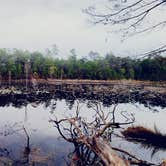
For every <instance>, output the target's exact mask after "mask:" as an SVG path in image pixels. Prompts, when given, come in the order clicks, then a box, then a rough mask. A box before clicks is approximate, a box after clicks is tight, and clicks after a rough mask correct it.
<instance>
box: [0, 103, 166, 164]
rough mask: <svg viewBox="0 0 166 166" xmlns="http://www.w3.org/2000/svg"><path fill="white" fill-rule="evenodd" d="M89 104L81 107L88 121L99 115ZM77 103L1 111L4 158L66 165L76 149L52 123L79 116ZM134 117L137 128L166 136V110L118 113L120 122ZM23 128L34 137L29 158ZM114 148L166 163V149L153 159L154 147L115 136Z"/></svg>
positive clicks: (127, 108) (136, 108) (121, 109)
mask: <svg viewBox="0 0 166 166" xmlns="http://www.w3.org/2000/svg"><path fill="white" fill-rule="evenodd" d="M89 102H90V101H88V100H84V101H80V104H79V105H80V109H81V111H80V112H81V115H82V116H83V117H85V118H86V119H87V120H89V119H91V117H92V116H94V115H95V113H94V112H93V109H92V108H90V107H89ZM77 103H78V101H74V102H67V101H65V100H51V101H50V102H49V103H44V102H43V103H30V104H28V105H27V106H20V107H19V108H18V107H17V108H16V107H14V106H12V104H11V105H8V106H5V107H0V156H5V157H8V158H10V159H12V160H14V161H19V160H20V159H21V158H23V160H24V161H25V163H22V165H23V164H25V165H26V164H27V163H26V161H27V160H25V158H26V157H28V160H29V158H33V160H34V161H38V162H39V163H40V165H42V164H43V165H59V166H60V165H65V162H66V160H67V159H68V157H67V156H68V154H69V153H70V152H72V150H73V146H72V144H70V143H67V142H65V141H64V140H63V139H62V138H60V136H59V133H58V132H57V130H56V128H55V127H54V124H53V123H51V122H49V121H50V119H55V117H58V119H60V118H64V117H69V116H70V117H71V116H72V115H73V114H74V113H75V110H76V107H77ZM112 108H113V106H103V105H102V109H103V110H104V111H108V110H111V109H112ZM122 114H123V116H122ZM130 116H131V118H132V117H133V116H134V117H135V123H134V124H133V125H141V126H145V127H148V128H151V129H154V126H156V127H157V129H158V130H159V131H161V132H162V133H165V134H166V108H161V107H145V106H144V105H142V104H139V103H134V104H133V103H127V104H126V103H125V104H123V103H121V104H119V105H118V107H117V109H116V113H115V118H116V121H117V122H126V121H127V119H126V118H125V117H128V118H129V119H130ZM23 127H24V128H25V129H26V131H27V133H28V135H29V137H30V148H31V152H30V155H28V156H26V155H25V154H24V151H25V149H26V146H27V137H26V133H25V131H24V130H23ZM126 127H127V126H126ZM118 132H119V131H117V133H118ZM156 141H157V140H156ZM112 145H113V146H115V147H119V148H122V149H124V150H127V151H128V152H130V153H132V154H134V155H136V156H138V157H140V158H141V159H143V160H148V161H152V162H156V163H158V162H159V161H161V160H162V159H166V149H157V150H156V151H155V153H154V155H152V153H153V152H154V148H153V147H149V148H147V147H143V145H141V144H138V143H137V144H136V143H131V142H128V141H126V140H123V139H121V138H118V137H115V136H114V137H113V140H112ZM34 156H35V157H34ZM16 163H17V162H16ZM18 165H19V164H18ZM20 165H21V164H20Z"/></svg>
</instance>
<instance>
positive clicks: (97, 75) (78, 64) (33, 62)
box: [0, 49, 166, 81]
mask: <svg viewBox="0 0 166 166" xmlns="http://www.w3.org/2000/svg"><path fill="white" fill-rule="evenodd" d="M91 54H92V53H91ZM91 54H90V57H89V58H85V57H84V58H80V59H79V58H77V54H76V52H75V50H74V49H73V50H71V54H70V56H69V58H68V59H67V60H65V59H54V58H52V57H50V56H44V55H43V54H41V53H40V52H33V53H30V52H28V51H22V50H18V49H13V50H10V51H9V50H6V49H0V75H1V76H2V78H4V79H5V78H8V73H9V72H11V76H12V78H14V79H21V78H25V66H26V65H27V64H28V65H29V69H28V70H29V71H28V74H29V75H30V76H34V75H35V76H36V77H37V78H45V79H47V78H57V79H62V78H63V79H98V80H115V79H136V80H153V81H160V80H166V58H165V57H159V56H158V57H155V58H147V59H143V60H134V59H131V58H129V57H126V58H121V57H115V56H113V55H112V54H107V55H106V56H105V57H101V56H99V55H96V54H95V55H94V53H93V56H92V55H91Z"/></svg>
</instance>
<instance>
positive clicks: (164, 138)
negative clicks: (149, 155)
mask: <svg viewBox="0 0 166 166" xmlns="http://www.w3.org/2000/svg"><path fill="white" fill-rule="evenodd" d="M122 134H123V136H125V138H126V139H127V140H130V141H134V142H140V143H142V144H143V145H145V146H147V147H154V148H158V149H166V134H162V133H160V132H159V131H158V130H157V129H156V127H155V129H154V130H151V129H148V128H145V127H142V126H136V127H129V128H127V129H126V130H124V131H122Z"/></svg>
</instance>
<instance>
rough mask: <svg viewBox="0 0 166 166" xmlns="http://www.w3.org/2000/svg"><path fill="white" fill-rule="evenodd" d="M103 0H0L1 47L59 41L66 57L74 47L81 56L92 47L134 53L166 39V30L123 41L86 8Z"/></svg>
mask: <svg viewBox="0 0 166 166" xmlns="http://www.w3.org/2000/svg"><path fill="white" fill-rule="evenodd" d="M103 1H106V0H0V47H1V48H22V49H28V50H31V51H34V50H40V51H42V50H44V49H45V48H48V47H51V46H52V45H53V44H56V45H57V46H58V49H59V50H60V54H59V55H60V56H63V57H65V56H67V55H68V54H69V50H71V49H72V48H75V49H76V51H77V54H79V55H81V56H85V55H87V53H88V52H89V51H91V50H93V51H97V52H99V53H101V54H105V53H107V52H113V53H114V54H115V55H127V54H128V53H129V55H132V54H134V53H136V52H139V51H138V50H140V52H141V51H142V50H143V51H144V50H146V49H148V48H150V47H153V48H154V47H155V46H158V45H159V44H161V43H164V42H166V37H165V36H164V34H166V33H164V32H163V31H162V32H161V31H158V32H156V33H155V34H153V35H144V36H137V37H135V38H130V39H129V40H126V41H125V42H124V43H121V42H120V40H121V38H120V37H119V35H118V34H108V31H109V28H108V27H103V26H100V25H99V26H94V25H91V24H90V23H89V22H88V21H87V20H88V16H87V15H85V14H84V13H82V9H84V8H86V7H88V6H90V5H94V4H96V3H98V4H99V3H103ZM165 32H166V31H165Z"/></svg>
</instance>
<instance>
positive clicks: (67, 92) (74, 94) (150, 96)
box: [0, 79, 166, 107]
mask: <svg viewBox="0 0 166 166" xmlns="http://www.w3.org/2000/svg"><path fill="white" fill-rule="evenodd" d="M52 98H60V99H66V100H69V101H72V100H75V99H76V98H79V99H89V100H100V101H102V102H103V103H104V104H112V103H115V102H120V103H128V102H140V103H143V104H145V105H147V106H149V105H154V106H162V107H166V83H165V82H150V81H146V82H144V81H131V80H128V81H127V80H120V81H92V80H51V79H49V80H42V79H40V80H35V79H31V80H28V81H26V80H12V81H11V82H8V81H1V84H0V105H5V104H9V103H10V102H12V103H14V104H18V103H19V104H20V103H24V104H26V103H27V102H33V101H38V102H42V101H47V100H51V99H52Z"/></svg>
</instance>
